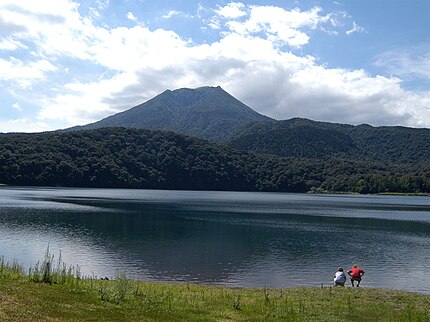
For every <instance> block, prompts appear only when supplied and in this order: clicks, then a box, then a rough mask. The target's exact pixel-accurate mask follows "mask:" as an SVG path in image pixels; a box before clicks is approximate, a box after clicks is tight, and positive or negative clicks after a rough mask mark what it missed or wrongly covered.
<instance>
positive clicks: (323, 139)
mask: <svg viewBox="0 0 430 322" xmlns="http://www.w3.org/2000/svg"><path fill="white" fill-rule="evenodd" d="M228 145H229V146H231V147H233V148H236V149H241V150H247V151H252V152H255V153H265V154H275V155H279V156H284V157H285V156H286V157H306V158H326V157H330V156H338V157H339V156H340V157H347V158H352V159H358V160H366V161H370V162H385V163H386V162H388V163H396V164H403V165H406V164H407V165H408V166H413V167H416V165H417V163H426V164H427V165H429V164H430V130H429V129H415V128H406V127H399V126H398V127H388V126H386V127H372V126H370V125H359V126H353V125H346V124H336V123H325V122H315V121H311V120H307V119H300V118H295V119H291V120H286V121H276V122H271V123H254V124H250V125H248V126H246V127H244V128H242V129H241V131H240V132H238V133H237V134H236V135H235V136H234V137H233V138H231V139H230V140H229V141H228Z"/></svg>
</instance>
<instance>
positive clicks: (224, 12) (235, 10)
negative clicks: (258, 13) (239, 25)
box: [215, 2, 246, 19]
mask: <svg viewBox="0 0 430 322" xmlns="http://www.w3.org/2000/svg"><path fill="white" fill-rule="evenodd" d="M244 9H245V5H244V4H243V3H240V2H230V3H229V4H228V5H226V6H224V7H220V6H218V10H215V12H216V13H217V14H218V15H219V16H221V17H224V18H230V19H231V18H233V19H234V18H240V17H243V16H245V15H246V12H245V11H244Z"/></svg>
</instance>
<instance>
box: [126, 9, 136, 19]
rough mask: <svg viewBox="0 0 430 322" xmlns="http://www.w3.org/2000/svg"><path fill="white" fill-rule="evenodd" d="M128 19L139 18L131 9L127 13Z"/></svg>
mask: <svg viewBox="0 0 430 322" xmlns="http://www.w3.org/2000/svg"><path fill="white" fill-rule="evenodd" d="M127 19H128V20H131V21H137V18H136V17H135V15H134V14H133V13H132V12H130V11H129V12H128V13H127Z"/></svg>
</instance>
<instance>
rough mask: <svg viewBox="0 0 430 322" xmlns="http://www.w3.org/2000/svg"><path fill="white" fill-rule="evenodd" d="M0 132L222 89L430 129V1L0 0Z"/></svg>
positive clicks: (271, 103)
mask: <svg viewBox="0 0 430 322" xmlns="http://www.w3.org/2000/svg"><path fill="white" fill-rule="evenodd" d="M0 84H1V86H0V95H1V97H2V99H1V101H0V111H1V113H0V132H24V131H25V132H31V131H42V130H53V129H58V128H65V127H69V126H73V125H78V124H86V123H89V122H93V121H96V120H99V119H101V118H103V117H106V116H108V115H111V114H114V113H117V112H120V111H123V110H125V109H128V108H130V107H133V106H135V105H137V104H139V103H142V102H144V101H146V100H148V99H150V98H152V97H153V96H155V95H157V94H159V93H160V92H162V91H164V90H165V89H176V88H182V87H191V88H194V87H199V86H207V85H209V86H218V85H220V86H221V87H223V88H224V89H225V90H226V91H228V92H230V93H231V94H232V95H234V96H235V97H237V98H238V99H240V100H242V101H243V102H244V103H246V104H248V105H249V106H250V107H252V108H253V109H255V110H257V111H258V112H260V113H262V114H265V115H268V116H270V117H274V118H276V119H288V118H292V117H306V118H310V119H314V120H320V121H330V122H339V123H349V124H361V123H368V124H372V125H404V126H413V127H430V2H429V1H427V0H396V1H391V0H390V1H388V0H378V1H375V0H349V1H341V0H337V1H333V0H320V1H313V0H306V1H300V0H296V1H288V0H283V1H281V0H279V1H275V0H272V1H270V0H266V1H236V2H234V1H233V2H232V1H212V0H203V1H200V2H192V1H178V0H173V1H172V0H170V1H164V0H163V1H148V0H115V1H114V0H110V1H109V0H92V1H76V0H75V1H72V0H39V1H32V0H1V1H0Z"/></svg>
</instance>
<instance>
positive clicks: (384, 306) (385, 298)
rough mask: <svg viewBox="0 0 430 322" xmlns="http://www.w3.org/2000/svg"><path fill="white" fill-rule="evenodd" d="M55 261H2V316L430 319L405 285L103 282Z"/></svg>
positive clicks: (429, 306) (429, 305) (427, 308)
mask: <svg viewBox="0 0 430 322" xmlns="http://www.w3.org/2000/svg"><path fill="white" fill-rule="evenodd" d="M45 267H46V266H45ZM60 267H64V266H63V265H60ZM51 268H52V269H51V271H50V274H51V276H50V277H48V276H47V275H46V271H45V272H43V271H42V270H40V271H39V272H38V274H39V275H38V276H35V275H34V274H35V273H34V270H33V275H31V274H30V275H29V274H24V272H23V270H22V269H21V268H20V266H19V265H17V264H16V263H15V264H5V263H4V261H3V260H0V321H39V320H43V321H142V320H144V321H172V320H173V321H231V320H233V321H426V322H428V321H430V296H426V295H422V294H415V293H408V292H402V291H393V290H383V289H366V288H354V289H353V288H331V287H326V288H323V289H321V288H292V289H241V288H226V287H217V286H202V285H189V284H164V283H146V282H136V281H130V280H127V279H126V278H125V276H124V275H120V276H118V277H117V279H115V280H112V281H104V280H97V279H95V278H81V277H80V276H79V274H76V270H75V272H74V274H72V271H69V270H65V271H63V270H57V269H55V265H54V266H51ZM64 272H65V273H64ZM58 274H60V275H59V276H57V275H58ZM62 274H65V277H64V278H60V277H61V276H63V275H62ZM43 276H44V277H45V281H44V282H43Z"/></svg>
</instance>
